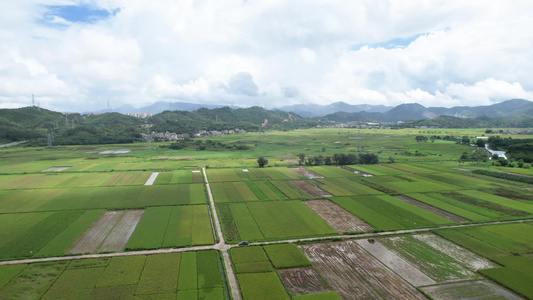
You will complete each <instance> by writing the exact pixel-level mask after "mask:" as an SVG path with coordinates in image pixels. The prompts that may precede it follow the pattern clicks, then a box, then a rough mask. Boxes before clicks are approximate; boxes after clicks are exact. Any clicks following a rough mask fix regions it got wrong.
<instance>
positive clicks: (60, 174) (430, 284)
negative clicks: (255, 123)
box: [0, 129, 533, 299]
mask: <svg viewBox="0 0 533 300" xmlns="http://www.w3.org/2000/svg"><path fill="white" fill-rule="evenodd" d="M354 132H355V131H354V130H353V129H334V130H333V129H309V130H296V131H289V132H269V133H249V134H245V135H243V136H239V137H238V138H237V137H232V136H221V137H213V138H212V139H213V140H215V139H216V140H217V141H220V142H221V143H235V142H237V141H236V140H235V139H238V142H239V143H244V144H246V145H249V146H250V148H251V150H246V151H226V150H224V151H210V150H205V151H194V150H186V149H184V150H172V149H169V148H162V147H158V143H154V144H152V149H147V148H146V145H142V144H131V145H128V147H127V148H128V150H131V151H129V152H126V153H112V152H105V151H107V150H118V149H125V147H124V145H105V146H80V147H74V146H72V147H52V148H6V149H2V150H0V228H2V230H0V298H2V299H4V298H5V299H20V298H42V299H73V298H80V299H87V298H92V299H96V298H113V297H114V298H136V299H147V298H152V299H154V298H157V299H176V298H178V299H180V297H181V298H184V299H228V297H229V296H230V295H231V297H233V298H234V299H240V298H244V299H339V298H341V299H351V298H353V295H358V297H361V298H365V297H366V298H375V299H380V298H410V299H426V298H427V297H428V296H429V297H432V298H433V299H449V298H457V295H460V294H465V295H472V297H486V298H490V297H497V296H502V297H504V298H510V299H513V298H515V299H519V298H520V297H524V298H533V291H532V290H531V286H532V284H531V283H532V282H533V273H532V272H531V270H533V263H532V262H533V256H532V252H533V240H532V239H531V237H532V236H533V223H532V222H533V202H532V200H533V192H532V190H531V186H530V185H529V184H527V183H521V182H517V181H511V180H507V179H505V178H497V177H491V176H485V175H483V174H481V173H479V174H478V173H474V172H471V171H472V170H477V169H487V170H490V171H491V172H507V169H504V168H503V167H498V166H489V165H488V164H490V162H489V163H487V165H486V166H484V165H482V164H480V163H471V164H470V163H464V162H459V161H458V157H459V156H460V155H461V154H462V153H463V152H466V151H470V149H471V146H465V145H458V144H455V143H453V142H448V141H442V140H441V141H436V142H435V143H434V144H433V143H429V142H428V143H417V142H415V141H414V135H416V134H418V133H414V132H409V131H408V130H389V129H380V130H375V131H370V130H369V131H365V130H362V134H361V137H362V139H361V140H360V144H361V145H362V147H361V148H360V149H356V147H355V142H354V141H353V139H350V137H353V136H354ZM435 134H441V135H444V134H446V135H452V134H453V135H456V136H461V135H463V134H472V135H474V134H475V135H478V136H481V135H482V134H484V133H483V132H482V131H479V132H468V131H461V130H451V129H450V130H440V131H439V130H435ZM288 141H290V142H288ZM337 141H341V142H340V143H336V142H337ZM161 145H166V144H164V143H162V144H161ZM359 150H360V151H361V152H363V153H366V152H368V153H378V154H379V158H380V164H376V165H350V166H343V167H342V168H341V167H338V166H330V165H321V166H306V165H300V164H299V163H298V154H301V153H303V154H305V155H306V156H307V157H309V156H314V155H318V154H319V153H320V154H323V155H333V154H335V153H350V152H353V153H357V152H356V151H359ZM415 151H418V153H422V154H423V155H413V153H415ZM101 153H104V154H101ZM106 153H107V154H106ZM407 153H411V154H407ZM258 156H266V157H268V159H269V161H270V163H269V165H267V166H266V167H265V168H258V167H257V164H256V159H257V157H258ZM389 157H393V160H394V162H393V163H392V162H390V161H388V158H389ZM508 169H512V168H508ZM509 171H513V170H509ZM514 173H516V174H519V173H520V174H522V175H529V176H533V171H531V169H521V170H520V172H514ZM211 195H212V198H211ZM215 215H216V216H217V217H215ZM497 222H503V223H502V224H499V223H497ZM219 229H220V231H218V230H219ZM399 230H402V232H398V231H399ZM417 230H422V232H419V231H417ZM363 237H364V238H363ZM241 241H248V242H250V243H252V245H249V246H238V245H237V244H238V243H239V242H241ZM354 257H357V259H354ZM45 258H49V259H51V261H46V262H45V261H41V260H40V259H45ZM225 258H227V259H228V260H225ZM22 259H29V260H27V261H22ZM232 280H235V284H234V285H232V284H231V282H232Z"/></svg>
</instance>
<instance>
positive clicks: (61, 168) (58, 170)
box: [41, 166, 70, 172]
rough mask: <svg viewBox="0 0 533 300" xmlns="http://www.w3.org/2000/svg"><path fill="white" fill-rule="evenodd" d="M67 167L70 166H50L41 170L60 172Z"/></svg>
mask: <svg viewBox="0 0 533 300" xmlns="http://www.w3.org/2000/svg"><path fill="white" fill-rule="evenodd" d="M68 168H70V166H68V167H51V168H48V169H44V170H42V171H41V172H61V171H65V170H66V169H68Z"/></svg>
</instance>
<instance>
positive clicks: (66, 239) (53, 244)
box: [35, 210, 105, 257]
mask: <svg viewBox="0 0 533 300" xmlns="http://www.w3.org/2000/svg"><path fill="white" fill-rule="evenodd" d="M104 212H105V211H104V210H88V211H86V212H85V213H83V214H82V215H81V216H80V217H78V218H77V219H76V220H75V221H74V222H73V223H72V224H70V226H68V227H67V228H66V229H65V230H63V231H62V232H61V233H59V234H58V235H56V237H55V238H54V239H52V240H51V241H50V242H49V243H48V244H46V245H45V246H44V247H43V248H41V250H39V251H38V252H37V253H36V254H35V256H36V257H39V256H43V257H45V256H52V255H61V254H63V253H65V252H66V250H68V249H69V248H70V247H71V246H72V244H73V243H74V242H75V241H76V239H77V238H79V237H80V236H81V235H82V234H83V232H84V231H85V230H86V229H87V228H89V227H90V226H91V224H92V223H93V222H94V221H95V220H96V219H98V217H100V216H101V215H102V214H103V213H104Z"/></svg>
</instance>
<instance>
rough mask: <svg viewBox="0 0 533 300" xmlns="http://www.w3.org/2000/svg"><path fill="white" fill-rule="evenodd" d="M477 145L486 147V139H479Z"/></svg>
mask: <svg viewBox="0 0 533 300" xmlns="http://www.w3.org/2000/svg"><path fill="white" fill-rule="evenodd" d="M476 146H478V147H481V148H484V147H485V141H484V140H482V139H477V141H476Z"/></svg>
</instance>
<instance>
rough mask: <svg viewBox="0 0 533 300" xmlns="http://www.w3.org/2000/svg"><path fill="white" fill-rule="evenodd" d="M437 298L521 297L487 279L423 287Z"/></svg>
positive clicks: (512, 298)
mask: <svg viewBox="0 0 533 300" xmlns="http://www.w3.org/2000/svg"><path fill="white" fill-rule="evenodd" d="M422 290H423V291H424V292H425V293H427V294H428V295H430V296H431V297H432V298H433V299H435V300H444V299H511V300H518V299H521V298H520V297H517V296H516V295H514V294H512V293H510V292H508V291H507V290H505V289H503V288H501V287H499V286H497V285H496V284H494V283H492V282H490V281H487V280H477V281H464V282H455V283H448V284H440V285H434V286H427V287H423V288H422Z"/></svg>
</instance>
